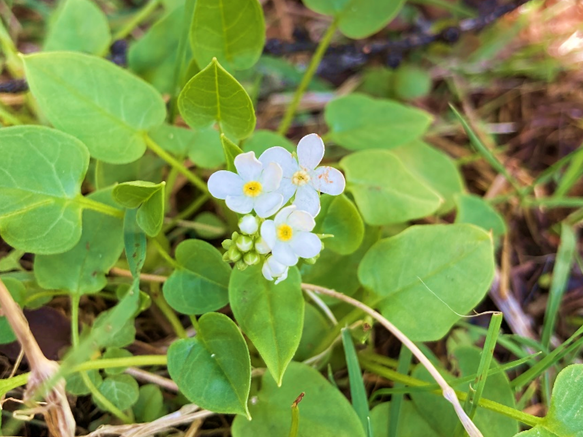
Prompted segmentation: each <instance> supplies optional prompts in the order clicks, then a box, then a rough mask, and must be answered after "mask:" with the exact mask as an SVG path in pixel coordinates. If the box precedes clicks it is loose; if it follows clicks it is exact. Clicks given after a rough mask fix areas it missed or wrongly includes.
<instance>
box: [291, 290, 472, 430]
mask: <svg viewBox="0 0 583 437" xmlns="http://www.w3.org/2000/svg"><path fill="white" fill-rule="evenodd" d="M302 288H304V289H308V290H312V291H315V292H316V293H321V294H325V295H327V296H331V297H334V298H336V299H338V300H342V301H344V302H346V303H348V304H350V305H352V306H354V307H356V308H359V309H361V310H362V311H364V312H365V313H367V314H368V315H370V316H371V317H372V318H374V319H375V320H377V321H378V322H379V323H380V324H381V325H383V326H384V327H385V328H387V330H389V332H391V333H392V334H393V335H394V336H395V337H397V338H398V339H399V341H401V343H403V344H404V345H405V346H406V347H407V348H409V350H410V351H411V352H412V353H413V355H415V357H416V358H417V359H418V360H419V362H420V363H421V364H423V366H424V367H425V368H426V369H427V371H428V372H429V373H430V374H431V376H432V377H433V379H435V381H436V382H437V383H438V384H439V386H440V387H441V390H442V392H443V397H444V398H445V399H446V400H448V401H449V402H450V403H451V404H452V405H453V408H454V410H455V412H456V414H457V416H458V418H459V420H460V422H461V423H462V425H463V426H464V428H465V429H466V432H467V433H468V434H469V435H470V437H482V433H481V432H480V430H479V429H478V428H477V427H476V425H475V424H474V422H472V421H471V419H470V418H469V417H468V415H467V414H466V412H465V411H464V409H463V408H462V406H461V404H460V402H459V400H458V398H457V396H456V393H455V391H454V389H453V388H451V387H450V386H449V384H448V383H447V381H446V380H445V379H444V378H443V376H441V374H440V373H439V372H438V371H437V369H436V368H435V366H434V365H433V364H432V363H431V361H429V359H428V358H427V357H426V356H425V355H424V354H423V352H421V350H420V349H419V348H418V347H417V345H416V344H415V343H413V342H412V341H411V340H409V338H408V337H407V336H406V335H405V334H403V333H402V332H401V331H400V330H399V329H398V328H397V327H396V326H395V325H393V324H392V323H391V322H389V321H388V320H387V319H385V318H384V317H383V316H382V315H380V314H379V313H378V312H376V311H375V310H373V309H372V308H370V307H369V306H367V305H365V304H363V303H362V302H360V301H358V300H356V299H353V298H351V297H349V296H345V295H344V294H342V293H338V292H336V291H334V290H329V289H327V288H324V287H320V286H318V285H312V284H302Z"/></svg>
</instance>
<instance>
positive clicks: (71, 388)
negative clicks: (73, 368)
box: [65, 370, 103, 396]
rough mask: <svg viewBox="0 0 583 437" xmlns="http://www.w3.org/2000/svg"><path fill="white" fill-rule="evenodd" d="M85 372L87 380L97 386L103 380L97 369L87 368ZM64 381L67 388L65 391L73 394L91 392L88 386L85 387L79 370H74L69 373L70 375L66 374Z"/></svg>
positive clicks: (85, 394) (84, 394)
mask: <svg viewBox="0 0 583 437" xmlns="http://www.w3.org/2000/svg"><path fill="white" fill-rule="evenodd" d="M85 373H86V374H87V376H88V377H89V380H90V381H91V382H92V383H93V385H94V386H95V387H97V388H99V386H100V385H101V383H102V382H103V378H102V377H101V374H100V373H99V370H88V371H87V372H85ZM65 381H66V385H65V388H66V389H67V393H70V394H72V395H73V396H87V395H88V394H91V390H89V387H87V386H86V385H85V382H84V381H83V377H82V376H81V372H75V373H71V374H70V375H67V377H66V378H65Z"/></svg>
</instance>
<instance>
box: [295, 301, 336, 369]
mask: <svg viewBox="0 0 583 437" xmlns="http://www.w3.org/2000/svg"><path fill="white" fill-rule="evenodd" d="M330 327H331V326H330V322H329V321H328V319H327V318H326V317H325V316H324V315H323V314H322V312H321V311H320V310H318V309H317V308H316V307H315V306H314V305H310V304H308V303H307V304H306V309H305V313H304V327H303V328H302V338H301V340H300V344H299V346H298V349H297V350H296V353H295V355H294V359H295V361H304V360H307V359H308V358H311V357H313V356H314V352H315V349H316V347H317V346H319V345H320V342H321V341H322V338H324V337H325V336H326V334H327V333H328V330H329V329H330Z"/></svg>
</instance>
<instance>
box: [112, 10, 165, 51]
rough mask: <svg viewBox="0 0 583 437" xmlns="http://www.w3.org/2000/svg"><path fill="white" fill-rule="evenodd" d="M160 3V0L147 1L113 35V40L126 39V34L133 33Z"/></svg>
mask: <svg viewBox="0 0 583 437" xmlns="http://www.w3.org/2000/svg"><path fill="white" fill-rule="evenodd" d="M159 3H160V0H150V1H149V2H148V3H146V4H145V5H144V7H143V8H142V9H140V10H139V11H138V12H136V13H135V14H134V15H133V16H132V17H131V18H130V19H129V20H128V22H127V23H126V24H125V25H124V26H123V27H122V28H121V29H119V30H118V31H117V32H116V33H115V34H114V35H113V41H117V40H118V39H124V38H125V37H126V36H128V35H129V34H130V33H132V31H133V30H134V29H135V28H136V27H138V26H139V25H140V24H141V23H142V21H144V20H145V19H146V18H148V17H149V16H150V14H151V13H152V12H154V9H156V7H157V6H158V4H159Z"/></svg>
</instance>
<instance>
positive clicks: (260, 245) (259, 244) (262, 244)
mask: <svg viewBox="0 0 583 437" xmlns="http://www.w3.org/2000/svg"><path fill="white" fill-rule="evenodd" d="M274 235H275V234H274ZM255 252H257V253H258V254H260V255H267V254H268V253H269V252H271V247H269V245H268V244H267V242H266V241H265V240H264V239H263V238H261V237H259V238H258V239H257V240H255Z"/></svg>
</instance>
